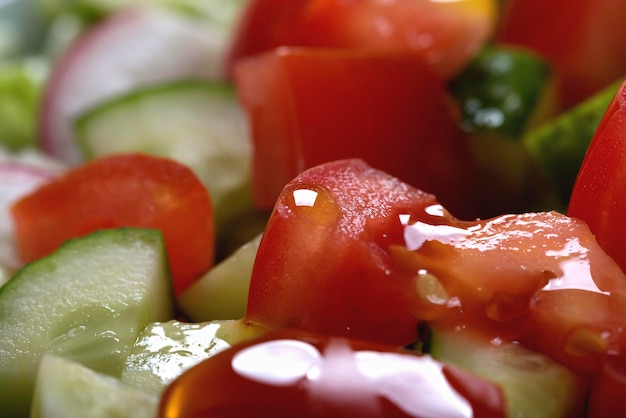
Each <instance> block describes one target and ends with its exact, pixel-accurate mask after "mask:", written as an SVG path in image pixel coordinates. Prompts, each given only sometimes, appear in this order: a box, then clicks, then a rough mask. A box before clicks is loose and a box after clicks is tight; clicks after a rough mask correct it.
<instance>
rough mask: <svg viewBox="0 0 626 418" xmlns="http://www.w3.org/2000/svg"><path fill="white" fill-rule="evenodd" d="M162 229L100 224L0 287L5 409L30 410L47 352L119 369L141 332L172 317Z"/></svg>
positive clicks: (0, 383)
mask: <svg viewBox="0 0 626 418" xmlns="http://www.w3.org/2000/svg"><path fill="white" fill-rule="evenodd" d="M172 311H173V308H172V296H171V283H170V277H169V268H168V265H167V256H166V253H165V248H164V243H163V239H162V235H161V233H160V232H159V231H157V230H151V229H135V228H121V229H110V230H100V231H97V232H94V233H92V234H90V235H86V236H84V237H81V238H75V239H72V240H69V241H67V242H66V243H65V244H64V245H62V246H61V248H59V249H58V250H57V251H56V252H54V253H53V254H51V255H49V256H47V257H45V258H42V259H40V260H38V261H35V262H33V263H31V264H28V265H26V266H25V267H24V268H22V269H21V270H20V271H19V272H18V273H17V274H16V275H15V276H14V277H13V278H12V279H10V280H9V282H8V283H6V284H5V285H4V286H3V287H2V288H0V334H1V335H2V339H0V410H2V411H3V414H4V415H3V416H5V417H13V416H16V417H19V416H24V415H27V413H28V411H29V409H30V404H31V398H32V395H33V388H34V383H35V377H36V373H37V367H38V364H39V361H40V359H41V357H42V355H43V354H44V353H46V352H49V353H53V354H56V355H59V356H63V357H66V358H68V359H70V360H73V361H77V362H79V363H81V364H84V365H86V366H88V367H90V368H92V369H94V370H96V371H98V372H101V373H105V374H109V375H113V376H119V375H120V374H121V372H122V368H123V365H124V360H125V358H126V357H127V355H128V353H129V351H130V349H131V347H132V345H133V344H134V342H135V339H136V338H137V335H138V334H139V332H140V331H141V330H142V329H143V328H144V326H145V325H146V324H147V323H149V322H153V321H162V320H167V319H169V318H171V317H172V316H173V312H172Z"/></svg>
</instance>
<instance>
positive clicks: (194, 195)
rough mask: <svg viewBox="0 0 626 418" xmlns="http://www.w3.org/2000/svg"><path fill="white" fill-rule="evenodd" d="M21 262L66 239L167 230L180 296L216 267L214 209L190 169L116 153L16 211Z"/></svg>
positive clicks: (47, 188) (31, 196)
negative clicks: (115, 231) (112, 232)
mask: <svg viewBox="0 0 626 418" xmlns="http://www.w3.org/2000/svg"><path fill="white" fill-rule="evenodd" d="M11 215H12V217H13V219H14V221H15V231H16V240H17V245H18V248H19V253H20V256H21V259H22V261H23V262H29V261H33V260H36V259H38V258H41V257H43V256H45V255H47V254H50V253H51V252H52V251H54V250H55V249H57V248H58V247H59V246H60V245H61V244H62V243H63V242H64V241H66V240H67V239H70V238H73V237H78V236H83V235H86V234H88V233H90V232H92V231H95V230H97V229H103V228H117V227H125V226H129V227H130V226H135V227H147V228H156V229H159V230H161V231H162V232H163V235H164V239H165V243H166V248H167V252H168V259H169V262H170V268H171V272H172V278H173V287H174V291H175V292H176V293H179V292H182V290H184V289H185V288H186V287H187V286H189V285H190V284H191V283H192V282H193V281H194V280H195V279H197V278H198V277H199V276H200V275H201V274H202V273H204V272H205V271H206V270H207V269H209V267H211V265H212V264H213V258H214V246H215V231H214V225H213V206H212V203H211V199H210V196H209V193H208V191H207V189H206V188H205V187H204V185H203V184H202V183H201V182H200V180H199V179H198V178H197V177H196V175H195V174H194V173H193V172H192V171H191V170H190V169H189V168H188V167H186V166H184V165H182V164H180V163H178V162H175V161H174V160H170V159H167V158H159V157H153V156H148V155H143V154H117V155H111V156H108V157H103V158H100V159H96V160H92V161H90V162H88V163H85V164H83V165H81V166H77V167H76V168H74V169H72V170H70V171H69V172H67V173H66V174H65V175H63V176H60V177H58V178H56V179H54V180H52V181H50V182H48V183H46V184H45V185H43V186H42V187H40V188H38V189H36V190H35V191H33V192H32V193H30V194H28V195H26V196H24V197H23V198H21V199H20V200H18V201H17V202H15V204H14V205H13V206H12V208H11Z"/></svg>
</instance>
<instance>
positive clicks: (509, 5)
mask: <svg viewBox="0 0 626 418" xmlns="http://www.w3.org/2000/svg"><path fill="white" fill-rule="evenodd" d="M624 19H626V2H624V1H623V0H569V1H568V2H567V5H564V3H563V2H562V1H561V0H507V1H506V2H505V8H504V11H503V17H502V22H501V25H500V31H499V33H498V35H497V40H498V41H500V42H505V43H512V44H517V45H523V46H527V47H530V48H532V49H534V50H535V51H538V52H540V53H541V54H543V55H544V56H545V57H546V58H548V59H549V60H550V61H551V62H552V64H553V65H554V66H555V69H556V70H557V78H558V79H559V80H560V84H561V86H560V94H561V99H562V105H563V106H565V107H571V106H573V105H574V104H576V103H578V102H580V101H581V100H582V99H584V98H586V97H588V96H589V95H591V94H592V93H594V92H596V91H599V90H600V89H601V88H602V87H605V86H608V85H609V84H610V83H612V82H614V81H615V80H617V79H618V78H620V77H623V76H624V75H625V74H626V54H624V43H626V27H625V26H624Z"/></svg>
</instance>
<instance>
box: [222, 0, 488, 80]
mask: <svg viewBox="0 0 626 418" xmlns="http://www.w3.org/2000/svg"><path fill="white" fill-rule="evenodd" d="M496 15H497V6H496V3H495V2H494V1H493V0H455V1H446V2H440V1H433V0H392V1H389V0H387V1H381V0H374V1H372V0H353V1H349V2H346V1H342V0H291V1H284V0H255V1H252V2H251V4H250V5H249V6H248V9H247V11H246V13H245V14H244V17H243V19H242V22H241V24H240V27H239V29H238V33H237V35H236V37H235V42H234V46H233V48H232V51H231V56H230V62H231V65H234V64H236V62H237V61H238V60H239V59H241V58H243V57H247V56H250V55H255V54H257V53H260V52H265V51H268V50H271V49H274V48H277V47H281V46H310V47H325V48H373V49H380V50H389V51H404V52H407V53H411V54H414V55H417V56H419V57H420V58H422V59H423V60H424V61H425V62H428V64H429V65H431V66H432V67H433V68H434V69H435V71H436V72H437V74H439V75H440V76H441V77H443V78H445V79H449V78H451V77H452V76H453V75H454V74H456V73H457V72H459V71H460V70H461V69H462V68H463V67H464V66H465V65H466V64H467V63H468V62H469V60H470V59H471V58H472V57H473V55H474V53H475V52H476V51H477V50H478V49H479V48H480V47H481V46H482V45H483V44H484V43H485V42H486V41H487V40H488V39H489V37H490V36H491V35H492V32H493V31H494V28H495V23H496Z"/></svg>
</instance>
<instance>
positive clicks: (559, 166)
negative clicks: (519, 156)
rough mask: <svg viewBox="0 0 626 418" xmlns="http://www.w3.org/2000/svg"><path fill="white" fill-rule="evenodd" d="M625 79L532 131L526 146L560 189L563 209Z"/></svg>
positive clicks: (548, 177)
mask: <svg viewBox="0 0 626 418" xmlns="http://www.w3.org/2000/svg"><path fill="white" fill-rule="evenodd" d="M621 82H622V79H620V80H618V81H617V82H616V83H613V84H611V85H610V86H608V87H606V88H604V89H603V90H601V91H600V92H598V93H596V94H595V95H593V96H592V97H590V98H588V99H587V100H585V101H583V102H582V103H580V104H579V105H577V106H576V107H574V108H572V109H570V110H568V111H567V112H565V113H563V114H561V115H559V116H558V117H556V118H554V119H552V120H550V121H548V122H545V123H543V124H542V125H540V126H539V127H537V128H535V129H533V130H531V131H529V132H528V133H527V134H526V135H524V138H523V139H522V143H523V145H524V147H525V148H526V150H527V152H528V154H529V155H530V156H531V158H532V159H533V160H534V161H535V162H536V164H537V166H538V167H540V169H541V172H542V173H543V175H544V177H545V178H546V179H548V181H549V182H550V184H551V185H552V187H553V188H554V190H556V192H557V194H558V196H559V198H560V200H561V202H562V205H563V206H567V204H568V202H569V198H570V195H571V192H572V188H573V187H574V182H575V181H576V176H577V175H578V170H579V169H580V165H581V164H582V161H583V158H584V157H585V153H586V152H587V148H588V147H589V143H590V142H591V139H592V138H593V136H594V134H595V131H596V129H597V127H598V125H599V124H600V120H601V119H602V116H603V115H604V112H605V111H606V109H607V107H608V105H609V103H610V102H611V100H612V99H613V97H614V96H615V93H616V92H617V89H618V88H619V86H620V84H621Z"/></svg>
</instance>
